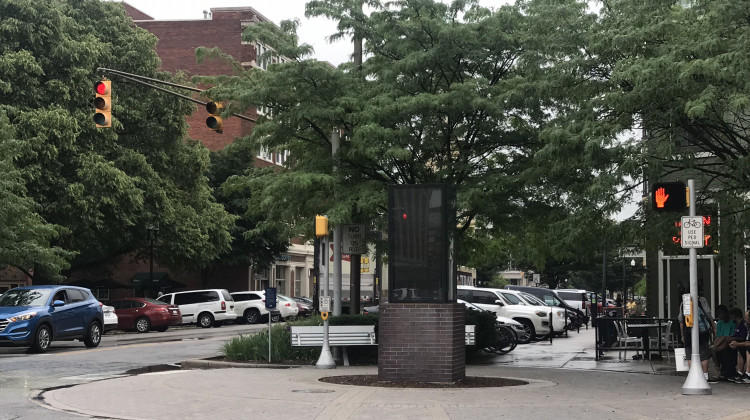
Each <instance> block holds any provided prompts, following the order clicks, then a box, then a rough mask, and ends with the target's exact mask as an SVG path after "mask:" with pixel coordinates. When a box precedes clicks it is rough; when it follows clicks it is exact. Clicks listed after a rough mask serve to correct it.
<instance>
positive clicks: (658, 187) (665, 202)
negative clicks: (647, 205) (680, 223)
mask: <svg viewBox="0 0 750 420" xmlns="http://www.w3.org/2000/svg"><path fill="white" fill-rule="evenodd" d="M651 203H652V204H653V207H654V210H656V211H659V212H661V211H682V210H685V208H687V206H688V191H687V188H686V187H685V183H684V182H657V183H655V184H654V187H653V190H652V191H651Z"/></svg>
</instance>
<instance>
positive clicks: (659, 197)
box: [654, 188, 669, 209]
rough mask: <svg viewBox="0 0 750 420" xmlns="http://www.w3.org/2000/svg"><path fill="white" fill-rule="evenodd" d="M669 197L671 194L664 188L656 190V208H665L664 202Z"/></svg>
mask: <svg viewBox="0 0 750 420" xmlns="http://www.w3.org/2000/svg"><path fill="white" fill-rule="evenodd" d="M668 198H669V194H667V193H666V192H665V191H664V188H659V189H658V190H656V197H654V199H655V200H656V208H658V209H663V208H664V204H666V202H667V199H668Z"/></svg>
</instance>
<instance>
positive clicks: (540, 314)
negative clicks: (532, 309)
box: [536, 311, 549, 318]
mask: <svg viewBox="0 0 750 420" xmlns="http://www.w3.org/2000/svg"><path fill="white" fill-rule="evenodd" d="M536 316H538V317H540V318H546V317H548V316H549V313H548V312H545V311H536Z"/></svg>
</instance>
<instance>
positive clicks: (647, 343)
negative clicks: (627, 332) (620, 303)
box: [628, 321, 663, 360]
mask: <svg viewBox="0 0 750 420" xmlns="http://www.w3.org/2000/svg"><path fill="white" fill-rule="evenodd" d="M662 326H663V325H662V323H661V321H658V322H656V323H653V322H649V323H642V324H636V323H633V324H631V323H629V322H628V328H637V329H639V330H640V337H641V338H642V339H643V353H644V354H645V356H644V358H645V359H649V360H650V359H651V340H650V339H649V338H650V334H649V331H650V330H651V328H656V329H657V330H656V336H657V337H659V358H661V352H662V348H661V337H660V334H661V327H662ZM637 356H638V355H635V356H633V357H634V358H637Z"/></svg>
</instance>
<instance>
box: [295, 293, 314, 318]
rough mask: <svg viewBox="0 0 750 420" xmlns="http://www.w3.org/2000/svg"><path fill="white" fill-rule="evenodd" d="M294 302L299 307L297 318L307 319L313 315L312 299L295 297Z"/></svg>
mask: <svg viewBox="0 0 750 420" xmlns="http://www.w3.org/2000/svg"><path fill="white" fill-rule="evenodd" d="M292 300H294V301H295V302H297V307H298V308H299V314H297V316H299V317H305V318H307V317H308V316H310V315H312V308H313V304H312V299H310V298H306V297H298V296H294V297H292Z"/></svg>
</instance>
